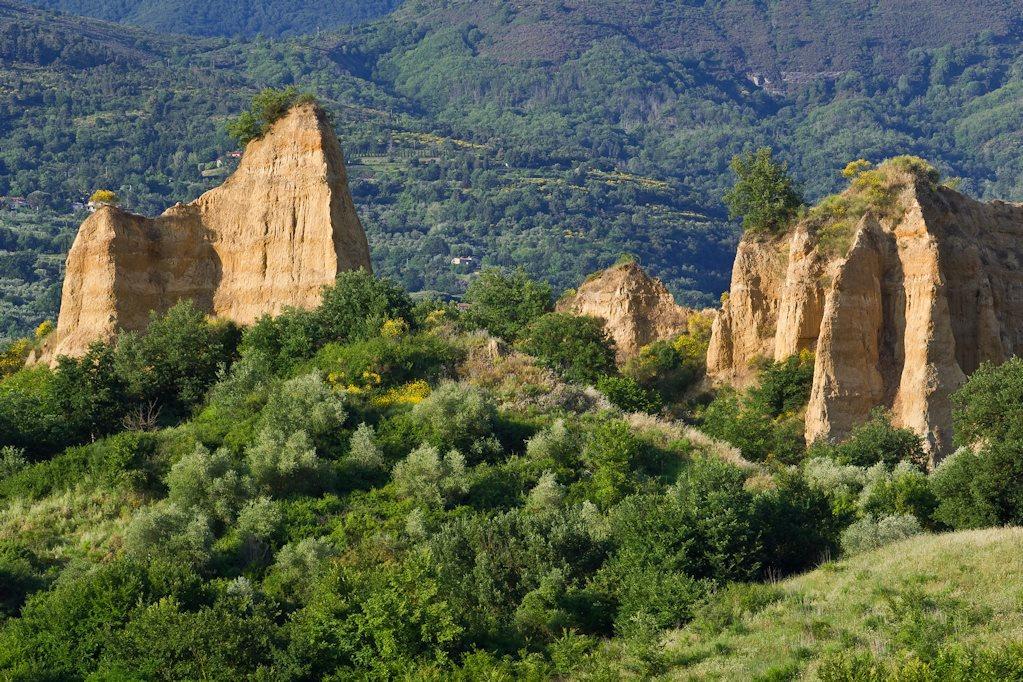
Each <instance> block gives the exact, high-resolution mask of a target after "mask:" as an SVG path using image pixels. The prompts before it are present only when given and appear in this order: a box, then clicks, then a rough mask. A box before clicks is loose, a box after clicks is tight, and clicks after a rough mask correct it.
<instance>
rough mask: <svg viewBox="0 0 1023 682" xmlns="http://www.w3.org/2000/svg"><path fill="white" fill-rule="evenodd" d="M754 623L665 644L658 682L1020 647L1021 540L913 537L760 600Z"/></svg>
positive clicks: (1013, 532) (774, 674)
mask: <svg viewBox="0 0 1023 682" xmlns="http://www.w3.org/2000/svg"><path fill="white" fill-rule="evenodd" d="M764 592H765V593H766V594H767V597H766V598H761V599H760V600H759V601H760V603H761V604H763V602H765V601H766V602H770V603H768V604H767V605H765V606H762V608H759V610H757V609H756V608H754V609H753V610H754V611H756V612H755V613H751V612H750V611H749V610H747V611H745V612H743V610H742V609H737V611H736V613H734V617H732V618H724V619H721V618H717V619H709V620H710V621H711V622H708V619H706V618H704V619H702V620H701V619H699V618H698V619H697V621H696V622H694V624H693V625H691V626H689V627H687V628H686V629H683V630H678V631H675V632H673V633H671V634H670V635H669V636H668V638H667V639H666V642H665V648H666V653H667V656H668V658H669V659H670V660H671V661H672V668H671V669H670V671H669V673H668V674H667V675H665V678H666V679H682V680H688V679H697V680H716V679H720V680H756V679H761V680H785V679H816V678H817V671H818V668H819V666H820V665H821V661H822V660H827V659H828V658H829V657H835V656H838V655H843V654H845V655H847V656H848V655H849V654H854V653H871V654H873V655H874V656H876V657H878V658H880V659H883V660H887V661H898V660H903V659H907V658H909V657H913V656H915V657H917V658H921V659H924V660H926V659H927V658H928V656H933V655H934V654H935V653H936V652H937V651H939V650H940V649H941V648H942V647H946V646H951V645H961V646H963V647H964V648H966V649H967V650H973V649H975V648H977V647H980V646H983V647H986V648H998V647H999V646H1002V645H1005V644H1008V643H1011V642H1019V641H1021V640H1023V529H1019V528H1007V529H990V530H980V531H970V532H962V533H951V534H944V535H924V536H919V537H916V538H913V539H911V540H907V541H905V542H901V543H898V544H895V545H891V546H889V547H885V548H882V549H880V550H876V551H873V552H868V553H864V554H860V555H856V556H852V557H849V558H845V559H843V560H841V561H835V562H831V563H828V564H825V565H823V566H821V567H820V568H819V569H817V570H815V571H813V572H811V573H807V574H805V575H802V576H799V577H797V578H794V579H791V580H787V581H784V582H780V583H777V584H776V585H775V586H774V588H773V590H772V589H771V588H768V589H767V590H765V591H764Z"/></svg>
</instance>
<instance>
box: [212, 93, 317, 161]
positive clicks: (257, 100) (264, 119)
mask: <svg viewBox="0 0 1023 682" xmlns="http://www.w3.org/2000/svg"><path fill="white" fill-rule="evenodd" d="M315 99H316V98H315V97H313V95H312V94H310V93H303V92H299V91H298V88H296V87H295V86H293V85H292V86H288V87H287V88H284V89H283V90H280V89H277V88H264V89H262V90H260V91H259V92H258V93H256V95H255V96H254V97H253V98H252V105H251V106H250V107H249V110H248V111H243V112H242V113H241V114H239V115H238V116H237V117H235V118H234V119H232V120H230V121H228V123H227V134H228V135H230V136H231V137H233V138H234V139H236V140H238V143H239V144H241V145H242V146H245V145H247V144H248V143H249V142H251V141H252V140H256V139H259V138H261V137H263V135H265V134H266V132H267V131H268V130H270V126H272V125H273V124H274V123H275V122H276V121H277V120H279V119H281V118H283V117H284V115H285V114H287V113H288V112H289V111H291V108H292V107H294V106H295V105H297V104H304V103H306V102H313V101H315Z"/></svg>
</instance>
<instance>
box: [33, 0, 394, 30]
mask: <svg viewBox="0 0 1023 682" xmlns="http://www.w3.org/2000/svg"><path fill="white" fill-rule="evenodd" d="M400 2H401V0H323V1H320V2H315V3H308V2H301V1H299V0H256V1H255V2H243V1H242V0H213V1H212V2H210V1H208V0H207V1H205V2H197V1H196V0H30V2H29V3H28V4H30V5H35V6H36V7H41V8H44V9H54V10H60V11H63V12H68V13H69V14H79V15H84V16H88V17H95V18H97V19H105V20H107V21H117V22H120V23H123V24H130V25H132V26H140V27H142V28H147V29H150V30H152V31H159V32H161V33H187V34H190V35H197V36H255V35H263V36H268V37H269V36H286V35H296V34H301V33H314V32H316V31H322V30H329V29H333V28H337V27H338V26H343V25H345V24H355V23H359V22H363V21H368V20H370V19H376V18H377V17H381V16H384V15H385V14H387V13H388V12H390V11H391V10H392V9H394V8H395V7H396V6H397V5H398V4H399V3H400Z"/></svg>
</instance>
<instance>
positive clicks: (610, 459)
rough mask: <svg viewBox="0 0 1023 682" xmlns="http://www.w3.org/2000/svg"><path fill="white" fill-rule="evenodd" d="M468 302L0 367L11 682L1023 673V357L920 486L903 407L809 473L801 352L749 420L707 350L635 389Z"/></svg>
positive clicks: (635, 378)
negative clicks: (960, 442) (725, 423)
mask: <svg viewBox="0 0 1023 682" xmlns="http://www.w3.org/2000/svg"><path fill="white" fill-rule="evenodd" d="M467 299H468V305H467V306H462V307H460V306H456V305H451V304H444V303H442V302H439V301H420V302H419V303H415V302H413V300H412V299H411V297H410V296H409V295H408V294H407V292H405V291H403V290H402V289H401V288H400V287H398V286H396V285H395V284H394V283H393V282H391V281H389V280H380V279H375V278H374V277H373V276H372V275H370V274H368V273H366V272H365V271H359V272H347V273H343V274H341V275H340V276H339V277H338V279H337V281H336V283H335V284H334V286H332V287H329V288H328V289H326V290H325V292H324V296H323V301H322V303H321V305H320V306H318V307H317V308H315V309H312V310H289V311H286V312H284V313H283V314H281V315H280V316H278V317H276V318H269V317H268V318H263V319H262V320H260V321H259V322H257V323H256V324H254V325H252V326H251V327H248V328H238V327H235V326H234V325H232V324H229V323H224V322H218V321H214V320H210V319H207V318H206V316H205V315H203V313H202V312H201V311H199V310H197V309H195V308H194V307H193V306H192V305H191V304H189V303H182V304H179V305H177V306H175V307H174V308H172V309H171V310H170V311H168V313H167V314H166V315H164V316H163V317H159V318H156V319H154V320H153V322H152V323H151V324H150V326H149V328H148V330H147V331H146V332H145V333H143V334H136V333H122V334H120V335H119V336H118V337H117V338H115V339H112V340H110V341H108V342H97V343H96V344H94V345H93V346H92V347H91V348H90V350H89V352H88V353H87V354H86V355H85V356H84V357H82V358H77V359H70V358H65V359H63V360H62V361H61V362H60V363H59V364H58V366H57V367H55V368H52V369H51V368H48V367H32V368H25V367H24V364H23V356H24V353H26V352H27V351H28V350H29V348H30V347H31V345H33V344H35V343H38V340H34V341H29V342H28V347H24V348H21V349H20V350H15V349H11V350H9V351H5V352H4V353H3V354H2V355H0V677H3V678H5V679H7V678H10V679H60V680H92V679H131V680H137V679H140V680H181V679H213V680H225V681H226V680H267V679H273V680H295V681H299V680H310V679H332V680H333V679H336V680H341V679H353V678H355V679H362V678H373V679H381V678H387V679H392V678H401V679H427V680H434V679H435V680H449V679H455V680H466V681H468V680H479V679H487V680H517V679H527V680H547V679H558V680H563V679H580V680H606V679H621V678H636V679H652V678H663V679H673V678H683V679H684V678H693V679H735V680H740V679H743V680H746V679H757V680H780V679H794V678H799V677H805V678H807V679H822V680H825V681H830V680H856V681H864V682H874V681H877V682H880V681H882V680H884V681H888V680H909V679H911V680H918V681H928V682H930V681H932V680H933V681H934V682H937V681H939V680H949V679H954V680H978V681H979V680H985V681H986V680H1004V679H1012V680H1018V679H1023V644H1020V641H1021V638H1023V602H1021V589H1023V575H1021V571H1023V560H1021V559H1020V549H1021V546H1020V545H1021V543H1023V532H1021V531H1019V530H1017V529H1015V528H1012V527H1013V526H1018V525H1019V524H1020V522H1021V521H1023V498H1021V496H1020V490H1021V479H1023V475H1021V473H1020V472H1023V432H1021V430H1020V425H1021V424H1023V360H1018V359H1017V360H1011V361H1009V362H1007V363H1005V364H1004V365H1002V366H1000V367H985V368H983V369H981V370H979V371H978V372H977V373H976V374H974V376H973V377H972V378H971V379H970V380H969V381H968V382H967V384H966V385H965V387H964V388H963V389H962V390H961V391H960V392H959V393H958V394H957V396H956V397H955V404H956V406H957V408H956V415H955V418H956V420H957V428H959V427H961V429H960V430H959V431H957V433H960V434H966V433H969V434H973V436H971V437H976V438H977V442H978V443H979V444H980V445H978V448H977V450H976V452H975V451H974V450H972V449H968V448H963V449H962V450H960V451H959V452H957V453H956V454H954V455H952V456H950V457H949V458H948V459H946V460H945V461H944V462H943V463H942V464H941V465H940V466H939V467H937V468H936V469H935V470H934V471H931V472H928V471H926V470H925V468H926V467H925V465H923V464H922V462H921V460H922V459H923V460H925V459H926V458H925V457H924V452H923V449H922V445H921V440H920V438H919V437H918V436H916V435H915V434H914V433H913V432H912V431H909V430H906V429H901V428H896V427H894V426H892V424H891V423H890V422H889V417H888V415H886V414H884V413H875V414H874V415H873V416H872V417H871V420H870V422H868V423H867V424H864V425H862V426H860V427H858V428H857V429H855V430H854V431H853V432H852V434H851V435H850V437H849V438H848V439H847V440H846V441H845V442H843V443H841V444H836V445H831V444H826V443H816V444H814V445H813V446H811V447H809V448H807V447H805V444H804V443H803V442H802V439H801V438H800V436H799V434H801V433H802V428H801V426H802V421H801V418H800V416H799V415H800V414H801V412H802V410H804V409H805V406H806V403H807V401H808V399H809V392H810V384H809V376H808V373H807V369H808V368H809V367H810V365H809V364H808V363H807V362H806V361H805V360H806V359H805V358H802V359H801V358H792V359H790V360H787V361H784V362H776V363H767V364H765V365H764V366H763V367H762V368H761V370H760V372H759V375H758V377H757V379H758V380H757V382H756V383H755V384H754V385H753V386H751V387H750V388H749V389H747V391H746V393H745V394H744V396H743V399H742V405H743V414H742V415H740V416H739V417H737V418H734V419H730V418H729V417H728V416H727V414H726V413H727V404H728V403H729V401H732V400H735V395H734V394H732V393H729V392H728V391H721V392H720V393H719V394H718V395H717V396H716V397H712V396H703V395H699V394H698V393H694V392H693V391H691V390H690V389H694V388H696V387H697V386H698V385H699V383H700V381H701V378H702V376H701V368H702V367H703V366H704V364H705V357H704V356H705V352H706V348H707V341H708V339H707V333H708V324H707V322H708V320H703V321H702V323H701V322H700V321H698V320H694V323H693V324H691V325H689V326H688V329H687V330H686V331H684V332H682V333H681V334H679V335H678V336H677V337H676V338H674V339H671V340H666V341H662V342H659V343H657V344H653V345H652V346H650V347H648V349H647V352H645V353H643V354H641V355H640V356H639V358H638V359H636V360H635V361H633V362H627V363H625V364H624V366H622V367H618V366H616V364H615V348H614V345H613V343H612V342H611V341H610V339H609V338H608V337H607V335H606V333H605V331H604V330H603V327H602V325H601V323H600V322H599V321H598V320H596V319H595V318H588V317H576V316H574V315H571V314H567V313H557V312H552V308H553V300H552V297H551V291H550V289H549V287H546V286H545V285H544V284H542V283H540V282H536V281H531V280H529V279H528V278H526V277H524V276H522V275H521V274H517V275H515V276H512V277H506V276H503V275H501V274H500V273H497V272H494V271H491V272H488V273H487V274H486V276H483V277H480V278H479V279H477V280H476V281H475V282H474V283H473V284H472V286H471V287H470V290H469V291H468V293H467ZM708 401H710V402H709V404H708ZM715 415H716V416H715ZM723 415H724V418H725V419H726V420H729V421H730V422H731V423H730V424H729V428H728V429H727V433H725V434H724V435H725V436H726V437H727V439H728V441H729V442H724V441H720V440H715V439H714V438H712V437H710V436H708V435H707V432H717V431H718V427H720V425H721V424H720V422H721V421H722V416H723ZM793 425H798V428H797V429H796V430H793V429H792V428H791V427H792V426H793ZM697 427H698V428H699V429H702V430H698V428H697ZM729 443H731V444H729ZM754 443H755V444H757V445H758V446H759V447H757V448H753V447H749V446H750V445H751V444H754ZM996 527H1000V528H1002V529H1001V530H981V531H975V532H967V533H960V534H953V535H947V534H940V533H944V532H946V531H948V530H952V529H954V530H959V531H967V530H973V529H977V528H996ZM886 546H887V547H886ZM879 548H880V549H879ZM836 558H837V559H838V560H837V561H835V559H836ZM814 569H815V570H814ZM808 571H809V573H808ZM793 576H797V577H793Z"/></svg>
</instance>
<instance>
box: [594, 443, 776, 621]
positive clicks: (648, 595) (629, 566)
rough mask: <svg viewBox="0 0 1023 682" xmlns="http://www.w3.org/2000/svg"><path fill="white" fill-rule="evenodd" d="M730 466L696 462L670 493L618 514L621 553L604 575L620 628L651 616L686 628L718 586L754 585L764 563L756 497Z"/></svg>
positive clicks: (625, 506) (634, 500)
mask: <svg viewBox="0 0 1023 682" xmlns="http://www.w3.org/2000/svg"><path fill="white" fill-rule="evenodd" d="M744 484H745V475H744V474H743V472H742V471H740V470H739V469H737V468H735V467H734V466H732V465H730V464H726V463H725V462H722V461H719V460H713V459H703V458H700V459H696V460H693V462H692V463H691V465H690V466H689V467H687V468H686V469H685V470H684V471H683V473H682V475H681V476H680V478H679V481H678V483H677V484H676V486H675V488H674V489H673V490H671V491H669V492H668V493H666V494H664V495H636V496H633V497H630V498H628V499H626V500H625V501H624V502H623V503H622V504H621V505H620V506H619V507H618V508H616V509H615V510H614V512H613V513H612V517H611V518H612V538H613V541H614V544H615V553H614V554H613V555H612V557H611V559H610V561H609V563H608V564H607V566H606V567H605V569H604V570H603V571H602V573H603V576H602V579H603V581H605V582H606V583H607V584H608V585H610V586H611V588H612V590H613V593H614V594H615V595H616V598H617V600H618V601H619V610H618V614H617V616H616V620H615V622H616V627H618V628H619V629H621V628H623V627H626V626H627V624H628V623H629V622H630V621H632V620H633V619H634V618H636V617H637V616H640V615H642V614H646V616H649V617H651V618H653V619H654V621H655V622H656V623H657V625H658V627H668V626H671V625H676V626H677V625H681V624H684V623H685V622H687V621H688V620H689V619H690V618H691V616H692V611H693V608H694V607H695V605H696V604H697V603H698V602H699V601H700V599H702V598H703V596H704V595H705V594H706V591H707V589H708V588H709V587H710V586H711V585H712V584H713V582H714V581H721V582H729V581H743V580H751V579H752V578H754V577H756V576H757V575H758V574H759V572H760V569H761V565H762V562H763V546H762V544H761V540H760V533H759V527H758V521H757V515H756V506H755V504H754V499H753V495H752V494H751V493H750V492H748V491H747V490H746V489H745V485H744Z"/></svg>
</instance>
